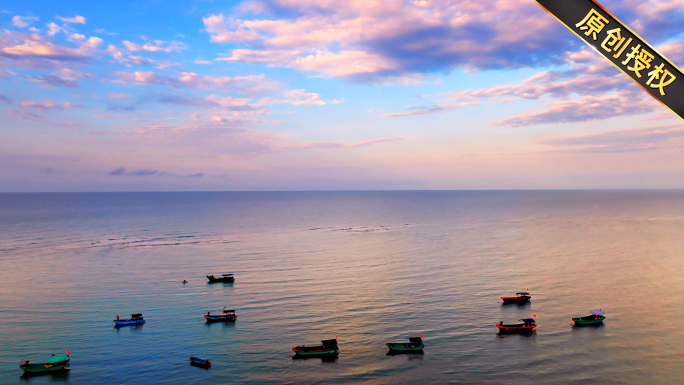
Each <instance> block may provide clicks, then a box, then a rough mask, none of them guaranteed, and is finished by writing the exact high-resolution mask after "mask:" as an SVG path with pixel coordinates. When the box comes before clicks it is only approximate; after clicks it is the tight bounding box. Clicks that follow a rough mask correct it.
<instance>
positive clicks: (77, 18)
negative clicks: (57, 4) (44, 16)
mask: <svg viewBox="0 0 684 385" xmlns="http://www.w3.org/2000/svg"><path fill="white" fill-rule="evenodd" d="M57 18H58V19H59V20H62V21H63V22H65V23H69V24H85V23H86V18H85V17H83V16H79V15H76V16H74V17H60V16H57Z"/></svg>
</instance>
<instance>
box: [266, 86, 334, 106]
mask: <svg viewBox="0 0 684 385" xmlns="http://www.w3.org/2000/svg"><path fill="white" fill-rule="evenodd" d="M283 97H284V98H282V99H274V98H263V99H261V101H262V102H263V103H269V104H292V105H293V106H304V105H319V106H323V105H326V104H328V103H330V104H338V103H341V101H339V100H333V101H330V102H326V101H325V100H322V99H321V95H319V94H317V93H314V92H306V90H288V91H285V92H283Z"/></svg>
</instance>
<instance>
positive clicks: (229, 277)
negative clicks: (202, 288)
mask: <svg viewBox="0 0 684 385" xmlns="http://www.w3.org/2000/svg"><path fill="white" fill-rule="evenodd" d="M207 279H208V280H209V283H217V282H223V283H233V282H235V275H234V274H232V273H231V274H221V275H220V276H219V275H214V274H209V275H207Z"/></svg>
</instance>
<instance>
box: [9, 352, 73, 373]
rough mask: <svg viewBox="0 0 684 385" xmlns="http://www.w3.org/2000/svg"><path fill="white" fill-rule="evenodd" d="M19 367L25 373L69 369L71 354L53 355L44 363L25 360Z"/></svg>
mask: <svg viewBox="0 0 684 385" xmlns="http://www.w3.org/2000/svg"><path fill="white" fill-rule="evenodd" d="M19 368H20V369H23V370H24V372H25V373H44V372H55V371H58V370H68V368H69V355H68V354H65V355H63V356H55V355H53V356H52V357H50V359H48V361H47V362H45V363H42V364H31V363H30V362H29V361H25V362H24V363H23V364H21V365H19Z"/></svg>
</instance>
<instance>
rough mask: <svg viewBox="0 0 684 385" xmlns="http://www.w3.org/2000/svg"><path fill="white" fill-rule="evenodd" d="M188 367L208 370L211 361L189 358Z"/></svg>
mask: <svg viewBox="0 0 684 385" xmlns="http://www.w3.org/2000/svg"><path fill="white" fill-rule="evenodd" d="M190 365H192V366H197V367H198V368H203V369H209V368H211V361H209V360H203V359H201V358H197V357H190Z"/></svg>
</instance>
